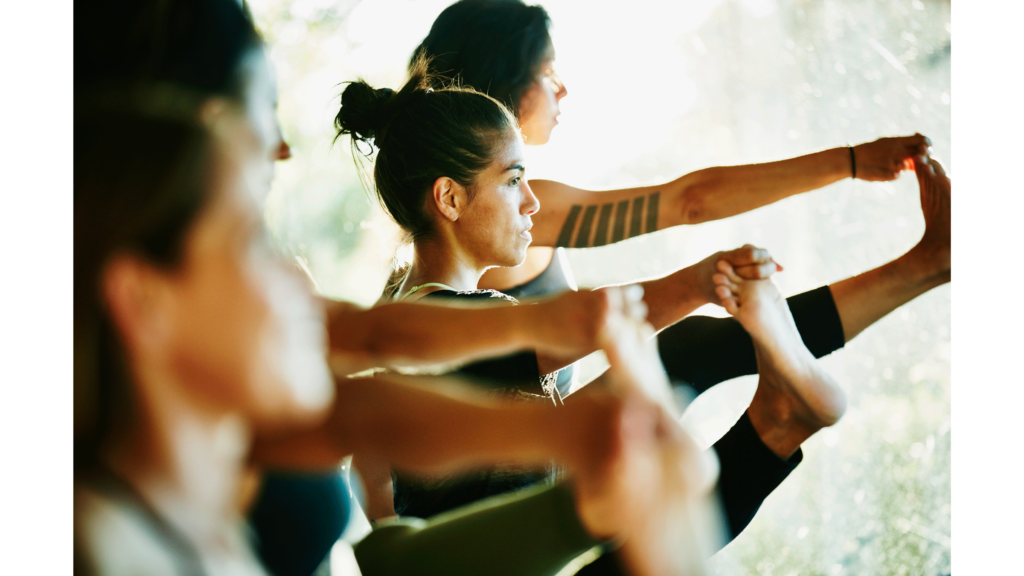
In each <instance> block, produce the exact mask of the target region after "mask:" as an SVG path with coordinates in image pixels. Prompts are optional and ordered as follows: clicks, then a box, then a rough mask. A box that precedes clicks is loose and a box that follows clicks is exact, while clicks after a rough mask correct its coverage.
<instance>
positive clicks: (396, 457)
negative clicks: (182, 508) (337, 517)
mask: <svg viewBox="0 0 1024 576" xmlns="http://www.w3.org/2000/svg"><path fill="white" fill-rule="evenodd" d="M554 410H555V408H554V406H548V405H543V404H538V405H534V404H523V405H513V406H508V405H503V404H499V403H497V402H495V401H493V400H490V399H489V398H487V397H486V396H483V395H481V394H477V393H475V391H472V390H468V389H463V388H461V387H455V386H451V385H446V384H445V382H443V381H442V382H439V381H434V382H431V383H429V388H428V385H423V384H418V383H417V384H413V383H410V382H406V381H401V382H399V381H395V380H391V379H387V378H369V379H347V380H341V381H339V383H338V387H337V397H336V399H335V408H334V411H333V413H332V414H331V415H330V417H329V419H328V420H327V421H326V422H325V423H324V424H323V425H322V426H320V427H318V428H317V429H315V430H310V431H307V432H303V433H299V434H291V435H281V436H276V437H271V438H262V439H260V440H258V441H257V443H256V446H255V447H254V450H253V455H254V459H255V460H256V462H257V463H258V464H261V465H263V466H269V467H279V468H280V467H284V468H299V469H321V468H327V467H330V466H334V465H337V463H338V462H340V461H341V459H343V458H344V457H345V456H347V455H349V454H351V453H353V452H358V453H360V454H367V455H369V456H371V457H375V458H379V459H382V460H387V461H389V462H391V463H392V464H393V465H394V466H396V467H398V468H402V469H404V470H409V471H413V472H430V473H436V472H448V471H452V470H458V469H462V468H467V467H476V466H485V465H495V464H499V463H502V462H508V461H516V462H521V463H524V464H544V463H546V462H548V461H550V460H551V459H562V457H563V456H564V455H565V454H564V450H563V449H562V443H561V442H560V441H559V440H558V439H559V438H560V437H561V436H563V435H564V434H563V432H564V431H562V430H560V429H556V428H558V427H559V419H558V418H556V416H557V415H556V414H553V411H554Z"/></svg>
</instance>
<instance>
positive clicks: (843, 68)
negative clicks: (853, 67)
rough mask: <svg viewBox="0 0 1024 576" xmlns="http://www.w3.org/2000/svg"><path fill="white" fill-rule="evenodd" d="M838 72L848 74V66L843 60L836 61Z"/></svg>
mask: <svg viewBox="0 0 1024 576" xmlns="http://www.w3.org/2000/svg"><path fill="white" fill-rule="evenodd" d="M835 68H836V72H838V73H840V74H846V66H843V63H842V62H836V66H835Z"/></svg>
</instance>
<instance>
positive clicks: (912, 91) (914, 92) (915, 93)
mask: <svg viewBox="0 0 1024 576" xmlns="http://www.w3.org/2000/svg"><path fill="white" fill-rule="evenodd" d="M907 92H909V93H910V95H911V96H913V97H914V98H917V99H918V100H920V99H921V96H923V94H921V91H920V90H918V89H917V88H916V87H915V86H914V85H913V84H907Z"/></svg>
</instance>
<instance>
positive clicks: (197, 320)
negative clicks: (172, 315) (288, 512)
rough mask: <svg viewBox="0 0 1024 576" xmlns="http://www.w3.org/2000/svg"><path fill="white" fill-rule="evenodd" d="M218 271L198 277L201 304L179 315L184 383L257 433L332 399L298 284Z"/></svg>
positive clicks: (282, 277)
mask: <svg viewBox="0 0 1024 576" xmlns="http://www.w3.org/2000/svg"><path fill="white" fill-rule="evenodd" d="M218 270H219V271H218ZM218 270H210V271H209V272H208V273H207V274H205V275H204V279H205V280H206V281H207V284H206V286H204V287H202V288H201V289H200V290H198V291H197V292H200V293H201V295H205V296H204V297H197V298H193V299H192V301H193V303H194V304H193V305H192V306H190V307H189V309H187V310H185V309H183V310H181V314H182V317H183V318H184V319H187V320H186V321H185V323H184V329H183V330H180V336H181V337H180V338H179V344H178V346H177V349H178V350H179V351H180V352H179V354H178V355H177V366H178V369H179V370H180V371H182V372H183V374H182V375H183V376H184V377H185V378H186V381H187V382H190V383H191V384H192V385H194V386H195V387H196V389H195V391H196V393H199V394H202V395H204V396H206V397H208V398H211V399H213V400H215V401H216V402H217V403H218V404H221V405H224V406H226V407H229V408H232V409H239V410H242V411H243V412H244V413H245V414H246V415H247V416H248V417H250V418H251V419H252V421H253V423H254V424H257V425H259V424H261V423H271V422H279V421H281V420H294V419H296V418H298V417H302V416H304V415H306V414H313V413H316V412H318V411H319V410H322V409H323V408H324V407H325V406H326V405H327V404H329V402H330V400H331V399H332V398H333V396H332V395H333V384H332V382H331V378H330V374H329V372H328V370H327V366H326V362H325V351H326V336H325V333H324V323H323V317H322V312H321V311H320V310H319V309H318V308H317V307H315V306H314V305H313V302H312V299H311V298H310V297H309V295H308V293H307V292H305V291H304V288H303V287H302V285H301V283H299V282H298V281H297V280H296V279H293V278H290V277H289V275H288V274H285V273H282V272H280V271H275V270H273V269H272V268H268V267H267V266H265V265H264V266H259V265H256V263H251V264H250V265H247V266H244V267H239V266H238V265H237V263H235V265H234V266H232V265H231V263H228V262H226V263H224V265H223V266H220V267H219V268H218Z"/></svg>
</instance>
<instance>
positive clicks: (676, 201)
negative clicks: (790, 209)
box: [659, 147, 851, 229]
mask: <svg viewBox="0 0 1024 576" xmlns="http://www.w3.org/2000/svg"><path fill="white" fill-rule="evenodd" d="M850 174H851V172H850V155H849V151H848V150H847V148H846V147H842V148H832V149H830V150H824V151H821V152H815V153H813V154H807V155H805V156H799V157H797V158H790V159H788V160H779V161H777V162H766V163H763V164H745V165H740V166H716V167H713V168H705V169H703V170H698V171H696V172H693V173H691V174H687V175H686V176H684V177H683V178H681V179H680V180H681V181H684V183H683V185H682V186H680V187H678V191H677V192H676V193H675V194H673V195H671V196H669V197H668V198H667V201H668V202H667V203H666V209H665V210H664V211H663V212H664V213H663V219H662V220H661V221H660V222H659V229H661V228H668V227H671V226H678V225H681V224H698V223H701V222H708V221H711V220H719V219H721V218H728V217H730V216H735V215H737V214H742V213H744V212H748V211H750V210H754V209H756V208H760V207H762V206H767V205H769V204H772V203H774V202H778V201H779V200H782V199H784V198H788V197H790V196H793V195H796V194H801V193H804V192H809V191H811V190H817V189H818V188H822V187H825V186H828V185H829V184H833V183H835V182H838V181H839V180H842V179H843V178H848V177H850Z"/></svg>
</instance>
